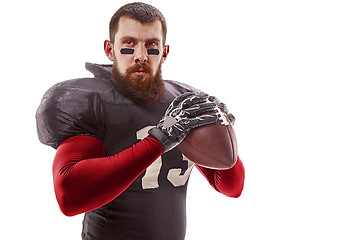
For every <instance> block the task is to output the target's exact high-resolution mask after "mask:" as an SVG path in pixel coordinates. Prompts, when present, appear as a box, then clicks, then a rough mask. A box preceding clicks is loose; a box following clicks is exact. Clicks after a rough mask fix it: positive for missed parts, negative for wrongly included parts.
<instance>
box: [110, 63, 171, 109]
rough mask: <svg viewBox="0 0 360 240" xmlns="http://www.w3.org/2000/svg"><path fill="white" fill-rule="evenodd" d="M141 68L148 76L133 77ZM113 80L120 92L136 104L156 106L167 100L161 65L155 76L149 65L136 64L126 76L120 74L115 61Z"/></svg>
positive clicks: (127, 71) (128, 70)
mask: <svg viewBox="0 0 360 240" xmlns="http://www.w3.org/2000/svg"><path fill="white" fill-rule="evenodd" d="M140 68H142V69H144V70H145V71H146V72H147V73H148V74H146V75H144V76H134V75H132V73H133V72H135V71H137V70H139V69H140ZM111 80H112V82H113V84H114V86H115V89H116V90H117V91H118V92H120V93H121V94H122V95H123V96H124V97H126V98H128V99H130V100H132V101H133V102H135V103H136V104H139V105H142V106H148V105H154V104H157V103H159V102H161V101H162V100H163V99H164V98H165V94H166V89H165V84H164V81H163V79H162V75H161V64H160V65H159V67H158V69H157V71H156V74H155V75H154V76H153V71H152V69H151V68H150V67H149V66H148V65H147V64H135V65H133V66H131V67H129V68H128V69H127V70H126V72H125V75H124V74H121V73H120V71H119V69H118V67H117V62H116V60H115V61H114V64H113V65H112V74H111Z"/></svg>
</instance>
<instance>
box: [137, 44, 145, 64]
mask: <svg viewBox="0 0 360 240" xmlns="http://www.w3.org/2000/svg"><path fill="white" fill-rule="evenodd" d="M134 60H135V63H145V62H147V61H148V54H147V49H146V48H145V47H143V46H139V47H138V48H137V49H136V50H135V56H134Z"/></svg>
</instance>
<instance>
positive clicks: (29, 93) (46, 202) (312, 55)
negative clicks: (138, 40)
mask: <svg viewBox="0 0 360 240" xmlns="http://www.w3.org/2000/svg"><path fill="white" fill-rule="evenodd" d="M146 2H148V3H150V4H153V5H154V6H156V7H158V8H159V9H160V10H161V11H162V12H163V14H164V15H165V17H166V19H167V22H168V28H169V32H168V41H167V43H168V44H169V45H170V55H169V57H168V59H167V61H166V62H165V64H164V66H163V76H164V78H165V79H174V80H178V81H182V82H186V83H189V84H191V85H193V86H195V87H198V88H200V89H202V90H203V91H206V92H208V93H210V94H213V95H216V96H217V97H218V98H220V99H221V100H222V101H223V102H225V103H227V105H228V107H229V108H230V110H231V111H232V112H233V113H234V115H235V116H236V117H237V122H236V126H235V127H236V132H237V136H238V143H239V151H240V152H239V155H240V157H241V159H242V160H243V162H244V165H245V169H246V180H245V188H244V192H243V194H242V196H241V197H240V198H239V199H230V198H227V197H225V196H222V195H221V194H219V193H217V192H215V191H214V190H212V189H211V187H210V186H209V185H208V184H207V182H206V181H205V179H204V178H203V177H202V176H200V174H199V173H198V171H197V170H194V171H193V174H192V176H191V177H190V182H189V189H188V230H187V238H186V239H187V240H193V239H208V240H211V239H244V240H250V239H256V240H258V239H277V240H279V239H284V240H285V239H286V240H288V239H347V240H349V239H360V231H359V224H360V219H359V218H360V204H359V203H360V196H359V183H360V174H359V172H360V168H359V160H360V154H359V143H360V127H359V122H360V116H359V103H360V94H359V90H360V88H359V80H360V70H359V66H360V65H359V64H360V47H359V46H360V44H359V43H360V33H359V31H360V14H359V12H360V7H359V3H358V1H355V0H354V1H350V0H341V1H340V0H326V1H325V0H302V1H300V0H299V1H295V0H294V1H285V0H283V1H281V0H274V1H267V0H252V1H229V0H223V1H195V0H192V1H184V0H183V1H165V0H163V1H146ZM124 3H127V2H125V1H124V2H122V1H79V0H76V1H75V0H73V1H69V0H62V1H40V0H34V1H25V0H22V1H6V4H5V3H1V6H0V24H1V28H0V31H1V38H0V41H1V44H0V50H1V51H0V53H1V55H0V59H1V67H0V68H1V94H0V98H1V99H0V104H1V108H0V109H1V120H0V121H1V134H0V136H1V138H2V143H1V155H2V156H1V173H0V178H1V179H0V184H1V198H0V201H1V203H0V207H1V219H2V220H3V222H4V223H5V224H4V223H2V224H1V231H0V235H1V236H0V238H1V239H70V240H71V239H80V232H81V221H82V215H80V216H76V217H71V218H69V217H65V216H64V215H62V213H61V212H60V211H59V209H58V206H57V203H56V200H55V196H54V192H53V186H52V176H51V167H52V159H53V156H54V153H55V151H54V150H53V149H51V148H50V147H47V146H44V145H41V144H40V143H39V141H38V140H37V135H36V129H35V118H34V116H35V111H36V108H37V106H38V104H39V102H40V99H41V97H42V95H43V94H44V92H45V91H46V90H47V89H48V88H49V87H50V86H52V85H53V84H55V83H56V82H59V81H63V80H67V79H71V78H77V77H85V76H91V75H90V74H89V73H87V72H86V71H85V68H84V63H85V62H86V61H90V62H96V63H109V62H108V60H107V59H106V57H105V55H104V53H103V41H104V40H105V39H106V38H107V29H108V22H109V20H110V17H111V16H112V14H113V13H114V12H115V11H116V10H117V9H118V8H119V7H120V6H122V5H123V4H124ZM5 236H6V237H5Z"/></svg>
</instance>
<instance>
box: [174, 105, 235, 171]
mask: <svg viewBox="0 0 360 240" xmlns="http://www.w3.org/2000/svg"><path fill="white" fill-rule="evenodd" d="M218 115H219V119H218V120H217V121H216V122H215V123H213V124H209V125H205V126H201V127H197V128H194V129H192V130H191V131H190V132H189V133H188V135H187V136H186V137H185V139H184V140H183V141H182V142H181V143H180V144H179V145H178V148H179V149H180V151H181V152H182V153H183V154H184V155H185V156H186V157H187V158H188V159H190V160H191V161H192V162H194V163H196V164H198V165H200V166H203V167H206V168H211V169H220V170H225V169H229V168H231V167H232V166H234V164H235V163H236V160H237V155H238V153H237V142H236V136H235V132H234V129H233V126H232V124H231V123H230V120H229V119H228V118H227V117H226V115H225V114H224V113H223V112H221V110H220V109H219V110H218Z"/></svg>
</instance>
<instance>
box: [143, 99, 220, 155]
mask: <svg viewBox="0 0 360 240" xmlns="http://www.w3.org/2000/svg"><path fill="white" fill-rule="evenodd" d="M208 97H209V96H208V95H207V94H205V93H194V92H188V93H185V94H183V95H180V96H178V97H177V98H175V99H174V100H173V101H172V102H171V104H170V105H169V107H168V109H167V110H166V112H165V116H164V117H163V118H162V119H161V120H160V122H159V123H158V125H157V126H156V127H154V128H151V129H150V130H149V132H148V133H149V135H150V136H151V137H153V138H155V139H157V140H158V141H159V142H160V143H161V145H162V146H163V153H166V152H168V151H170V150H171V149H173V148H174V147H176V146H177V145H178V144H179V143H181V141H182V140H183V139H184V138H185V137H186V135H187V134H188V133H189V132H190V130H191V129H193V128H196V127H199V126H203V125H206V124H211V123H214V122H216V121H217V119H218V116H217V114H216V113H214V114H208V115H202V114H203V113H206V112H211V111H213V110H214V109H215V108H216V103H213V102H210V101H208Z"/></svg>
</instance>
